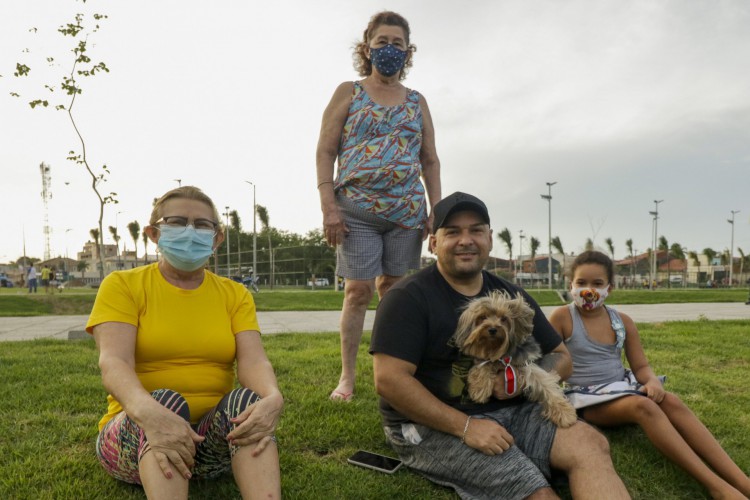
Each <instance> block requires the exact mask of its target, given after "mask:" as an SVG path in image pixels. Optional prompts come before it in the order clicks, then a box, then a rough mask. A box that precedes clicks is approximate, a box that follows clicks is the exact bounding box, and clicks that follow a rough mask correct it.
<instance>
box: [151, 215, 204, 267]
mask: <svg viewBox="0 0 750 500" xmlns="http://www.w3.org/2000/svg"><path fill="white" fill-rule="evenodd" d="M159 231H160V232H161V234H160V235H159V242H158V243H157V246H158V247H159V250H160V251H161V253H162V255H164V258H165V259H167V262H169V263H170V264H171V265H172V267H175V268H177V269H179V270H181V271H195V270H196V269H199V268H200V267H201V266H203V264H205V263H206V261H207V260H208V258H209V257H210V256H211V254H212V253H213V252H214V247H213V245H214V231H213V230H212V229H195V228H194V227H193V226H185V227H179V226H169V225H167V224H161V225H160V226H159Z"/></svg>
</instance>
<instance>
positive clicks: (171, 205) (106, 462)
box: [86, 186, 284, 498]
mask: <svg viewBox="0 0 750 500" xmlns="http://www.w3.org/2000/svg"><path fill="white" fill-rule="evenodd" d="M144 232H145V233H146V235H148V237H149V238H150V239H151V241H153V242H154V243H156V244H157V246H158V249H159V252H160V253H161V258H160V259H159V261H158V262H157V263H154V264H150V265H146V266H141V267H137V268H135V269H131V270H128V271H117V272H114V273H112V274H110V275H109V276H107V277H106V278H105V279H104V281H103V282H102V284H101V288H100V289H99V292H98V294H97V296H96V302H95V303H94V308H93V310H92V311H91V315H90V317H89V321H88V324H87V325H86V330H87V331H88V332H89V333H93V335H94V338H95V340H96V344H97V347H98V348H99V367H100V368H101V372H102V382H103V384H104V388H105V389H106V390H107V391H108V392H109V396H108V397H107V401H108V403H109V407H108V409H107V414H106V415H104V417H103V418H102V419H101V420H100V421H99V437H98V438H97V442H96V451H97V456H98V458H99V461H100V462H101V464H102V465H103V466H104V468H105V469H106V470H107V472H108V473H109V474H111V475H112V476H114V477H115V478H117V479H119V480H122V481H125V482H128V483H134V484H142V485H143V488H144V490H145V492H146V495H147V496H148V497H149V498H187V497H188V484H189V480H190V479H191V478H213V477H216V476H219V475H220V474H222V473H224V472H225V471H228V470H231V471H232V472H233V473H234V478H235V481H236V482H237V486H238V487H239V490H240V492H241V494H242V497H243V498H280V496H281V491H280V489H281V486H280V474H279V456H278V450H277V449H276V442H275V437H274V430H275V429H276V425H277V423H278V420H279V416H280V414H281V409H282V406H283V404H284V401H283V398H282V396H281V393H280V392H279V388H278V385H277V383H276V376H275V375H274V372H273V368H272V367H271V363H270V362H269V361H268V358H267V357H266V354H265V351H264V350H263V346H262V344H261V341H260V333H259V328H258V321H257V318H256V315H255V304H254V303H253V299H252V296H251V295H250V293H249V292H248V291H247V289H246V288H245V287H243V286H242V285H241V284H239V283H235V282H234V281H231V280H229V279H226V278H221V277H219V276H216V275H215V274H213V273H211V272H209V271H207V270H206V269H204V266H205V264H206V262H207V261H208V259H209V257H210V256H211V254H212V253H213V252H214V251H215V250H216V248H217V247H218V246H219V245H220V244H221V242H222V241H224V231H223V229H222V227H221V225H220V224H219V215H218V212H217V210H216V206H215V205H214V203H213V202H212V201H211V199H210V198H209V197H208V196H206V195H205V194H204V193H203V192H202V191H201V190H200V189H198V188H195V187H192V186H183V187H180V188H178V189H174V190H172V191H169V192H168V193H166V194H165V195H164V196H162V197H161V198H159V199H158V200H157V201H156V203H155V205H154V208H153V212H152V213H151V219H150V222H149V225H148V227H146V229H145V230H144ZM235 368H236V373H237V380H238V381H239V384H240V386H241V387H240V388H238V389H233V387H234V380H235Z"/></svg>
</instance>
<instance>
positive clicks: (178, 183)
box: [172, 179, 182, 187]
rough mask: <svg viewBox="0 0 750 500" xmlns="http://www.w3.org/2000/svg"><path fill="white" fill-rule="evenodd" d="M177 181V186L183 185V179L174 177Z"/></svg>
mask: <svg viewBox="0 0 750 500" xmlns="http://www.w3.org/2000/svg"><path fill="white" fill-rule="evenodd" d="M172 180H173V181H175V182H176V183H177V187H182V179H172Z"/></svg>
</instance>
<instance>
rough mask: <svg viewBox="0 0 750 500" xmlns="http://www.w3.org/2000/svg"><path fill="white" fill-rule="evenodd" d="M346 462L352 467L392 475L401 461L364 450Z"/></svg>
mask: <svg viewBox="0 0 750 500" xmlns="http://www.w3.org/2000/svg"><path fill="white" fill-rule="evenodd" d="M346 461H347V462H349V463H350V464H353V465H359V466H360V467H366V468H368V469H372V470H376V471H380V472H385V473H386V474H393V473H394V472H396V471H397V470H398V469H399V467H401V465H402V462H401V460H399V459H397V458H391V457H386V456H385V455H379V454H377V453H373V452H371V451H364V450H359V451H358V452H357V453H355V454H354V455H352V456H351V457H349V458H348V459H347V460H346Z"/></svg>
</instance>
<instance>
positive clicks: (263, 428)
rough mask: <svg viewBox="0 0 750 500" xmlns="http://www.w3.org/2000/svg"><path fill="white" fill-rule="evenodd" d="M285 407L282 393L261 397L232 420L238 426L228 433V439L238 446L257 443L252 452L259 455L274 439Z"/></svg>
mask: <svg viewBox="0 0 750 500" xmlns="http://www.w3.org/2000/svg"><path fill="white" fill-rule="evenodd" d="M283 407H284V398H283V397H282V396H281V393H275V394H272V395H270V396H267V397H265V398H263V399H259V400H258V401H256V402H255V403H253V404H252V405H250V406H249V407H248V408H246V409H245V411H243V412H242V413H240V414H239V415H238V416H237V417H235V418H233V419H232V420H231V421H232V423H233V424H235V425H236V426H237V427H235V428H234V430H232V432H230V433H229V434H228V435H227V440H228V441H229V442H230V443H232V444H234V445H237V446H247V445H250V444H253V443H257V444H256V446H255V449H254V450H253V453H252V454H253V456H258V455H259V454H260V453H262V452H263V450H265V449H266V446H268V444H269V443H270V442H271V441H272V440H273V434H274V432H275V431H276V425H277V424H278V422H279V417H281V410H282V408H283Z"/></svg>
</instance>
